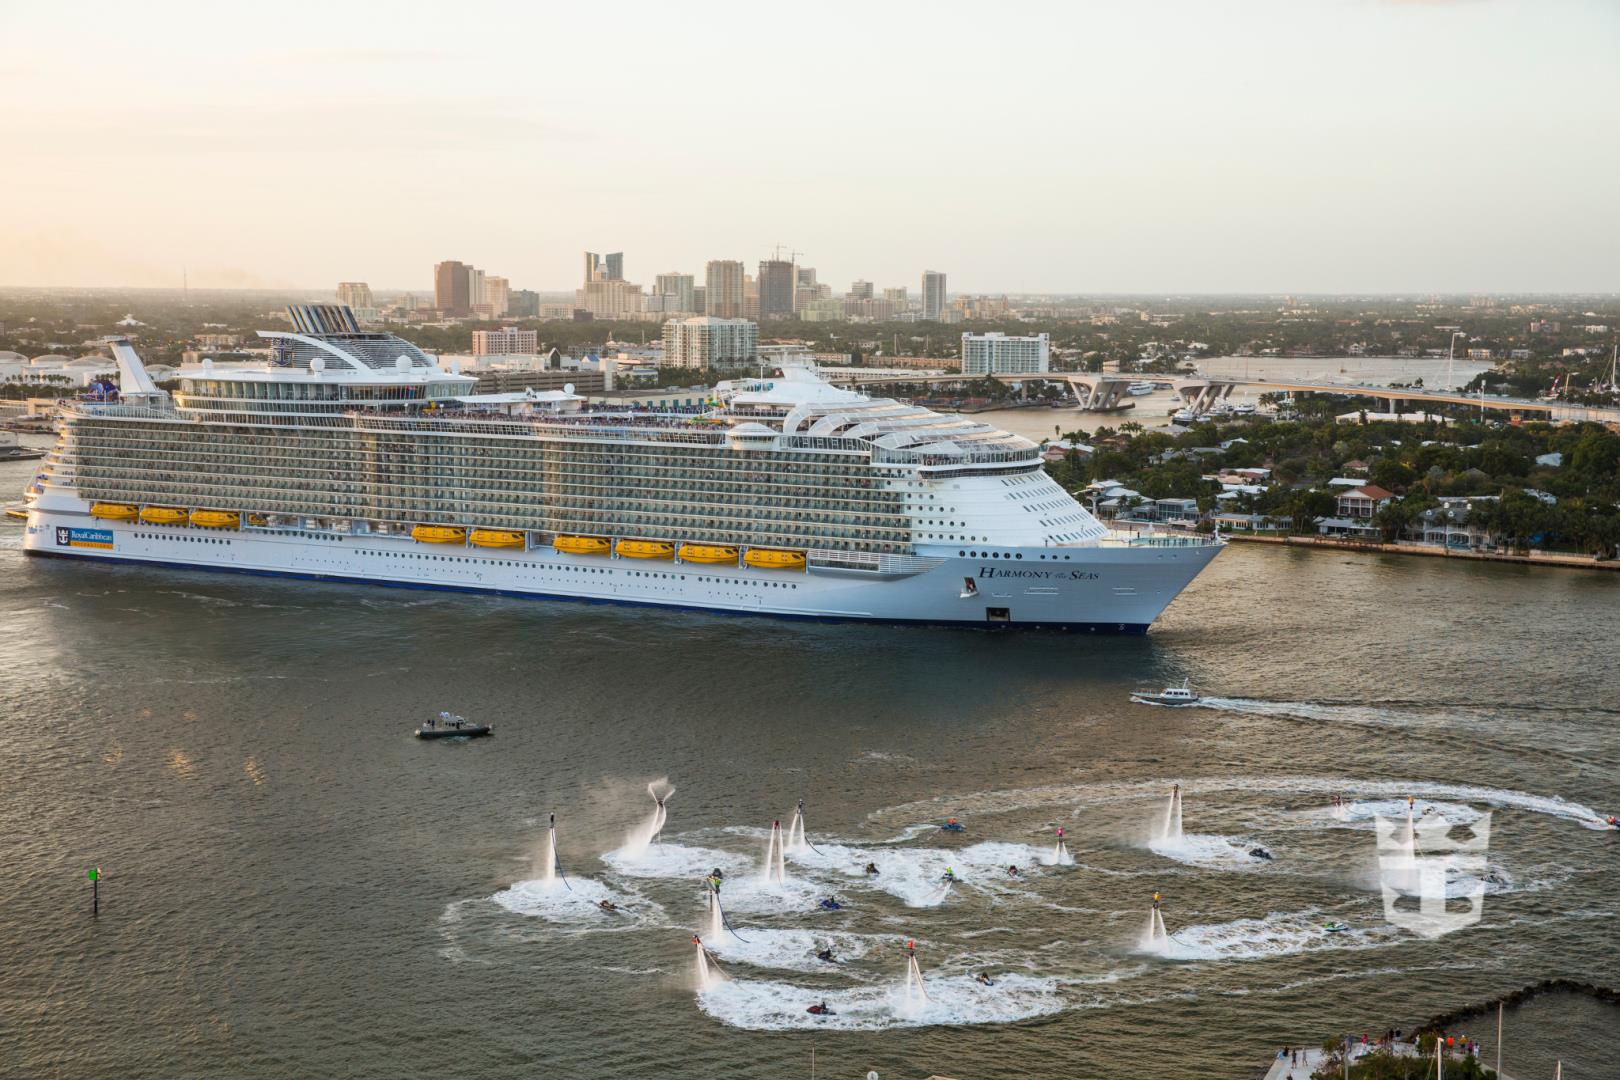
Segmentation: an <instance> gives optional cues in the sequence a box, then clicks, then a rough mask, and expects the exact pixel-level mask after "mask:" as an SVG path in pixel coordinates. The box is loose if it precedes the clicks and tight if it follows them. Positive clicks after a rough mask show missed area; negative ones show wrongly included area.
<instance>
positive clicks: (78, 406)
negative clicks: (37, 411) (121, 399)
mask: <svg viewBox="0 0 1620 1080" xmlns="http://www.w3.org/2000/svg"><path fill="white" fill-rule="evenodd" d="M59 404H60V405H61V408H62V411H63V412H64V413H68V414H70V415H75V416H109V417H124V418H129V419H133V420H178V419H180V417H179V416H178V415H177V414H176V413H175V411H174V410H173V409H157V408H153V407H152V406H150V405H122V404H119V403H117V402H101V401H63V402H59Z"/></svg>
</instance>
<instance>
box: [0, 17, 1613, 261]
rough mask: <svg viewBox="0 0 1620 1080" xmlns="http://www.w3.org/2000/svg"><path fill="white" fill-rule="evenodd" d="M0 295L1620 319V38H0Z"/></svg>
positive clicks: (1366, 21) (734, 22)
mask: <svg viewBox="0 0 1620 1080" xmlns="http://www.w3.org/2000/svg"><path fill="white" fill-rule="evenodd" d="M0 148H3V154H4V157H3V161H0V284H4V285H28V284H35V285H37V284H47V285H119V284H128V285H177V284H179V280H180V270H181V266H182V265H184V266H186V267H187V268H188V269H189V273H190V280H191V284H192V285H194V286H298V287H308V286H321V287H330V286H331V285H332V284H333V283H335V282H336V281H338V280H340V279H344V280H347V279H354V280H364V281H369V282H370V283H371V284H372V285H373V287H377V288H394V287H401V288H405V287H408V288H416V289H420V290H426V289H428V288H429V287H430V284H431V265H432V263H433V262H434V261H436V260H439V259H446V258H456V259H461V260H463V261H467V262H472V263H475V264H476V265H478V266H480V267H482V268H484V269H485V270H486V271H487V272H489V273H498V274H505V275H506V276H508V277H509V278H511V279H512V282H513V285H514V286H515V287H530V288H538V289H560V288H571V287H573V286H574V285H576V284H577V283H578V276H579V252H580V250H581V249H584V248H589V249H591V250H594V251H604V252H605V251H617V250H623V251H624V252H625V253H626V255H625V266H626V276H628V277H629V278H630V279H631V280H633V281H641V282H643V283H646V284H648V285H650V284H651V283H652V278H653V275H654V274H656V273H658V272H661V271H666V270H672V269H679V270H684V271H691V272H697V273H698V274H699V275H701V272H702V265H703V263H704V261H705V260H708V259H713V258H736V259H743V260H745V261H746V262H747V263H749V264H750V268H752V265H753V264H754V263H755V262H757V261H758V260H759V259H761V258H764V257H766V256H768V255H769V254H770V252H771V249H772V248H773V247H774V245H775V244H777V243H778V242H780V243H782V244H785V245H788V246H789V247H790V248H796V249H798V250H799V251H801V252H804V254H803V255H802V256H801V259H800V261H801V262H802V263H804V264H806V265H810V266H815V267H817V268H818V269H819V270H820V271H821V279H822V280H823V281H828V282H830V283H832V284H833V286H834V287H835V289H840V290H841V289H843V288H844V287H845V286H846V285H847V283H848V282H849V281H850V280H851V279H852V278H856V277H865V278H868V279H870V280H873V281H875V282H877V283H878V284H879V285H880V286H882V285H896V284H897V285H907V286H910V287H911V288H912V289H913V290H916V289H917V287H918V278H919V275H920V273H921V271H922V270H923V269H925V268H932V269H939V270H944V271H946V272H948V273H949V274H950V287H951V289H952V291H991V290H994V291H998V292H999V291H1019V290H1022V291H1048V292H1084V291H1107V292H1126V291H1208V292H1216V291H1300V292H1306V291H1360V290H1371V291H1407V290H1477V291H1487V290H1495V291H1511V290H1542V291H1556V290H1594V291H1617V290H1620V200H1617V197H1616V193H1617V192H1620V2H1616V0H1590V2H1583V0H1541V2H1526V3H1513V2H1509V0H1455V2H1444V0H1429V2H1423V0H1283V2H1275V3H1271V2H1261V0H1254V2H1250V0H1194V2H1186V3H1173V2H1162V3H1161V2H1154V0H1106V2H1105V0H1088V2H1081V0H1069V2H1063V3H1050V4H1045V3H1018V2H999V3H984V2H977V3H968V4H953V3H943V2H940V0H929V2H921V3H906V4H901V3H885V2H881V0H878V2H873V0H867V2H863V3H851V4H842V3H827V2H815V3H810V4H774V3H765V2H760V0H753V2H750V3H740V4H719V3H704V2H698V3H671V2H668V0H665V2H663V3H656V4H639V3H624V2H615V3H600V2H594V3H593V2H580V0H573V2H570V3H566V4H537V3H521V4H510V5H508V4H503V3H496V2H492V0H484V2H480V3H472V4H448V3H445V2H443V0H436V2H434V3H430V4H416V3H408V2H401V0H390V2H387V3H368V4H359V3H352V4H351V3H342V2H339V3H331V2H328V3H319V4H301V3H285V2H278V3H273V4H232V3H218V2H214V3H208V4H195V5H189V4H168V3H162V2H158V0H143V2H141V3H130V2H128V0H120V2H118V3H73V4H65V3H38V2H29V3H22V2H19V0H0Z"/></svg>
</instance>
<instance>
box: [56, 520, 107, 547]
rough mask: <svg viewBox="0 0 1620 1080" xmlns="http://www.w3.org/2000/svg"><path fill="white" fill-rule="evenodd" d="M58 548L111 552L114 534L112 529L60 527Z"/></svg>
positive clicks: (57, 534)
mask: <svg viewBox="0 0 1620 1080" xmlns="http://www.w3.org/2000/svg"><path fill="white" fill-rule="evenodd" d="M56 546H57V547H81V548H102V549H104V550H106V551H111V550H112V546H113V534H112V530H111V529H74V528H70V527H69V526H66V525H60V526H58V527H57V529H56Z"/></svg>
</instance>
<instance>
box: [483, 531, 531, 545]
mask: <svg viewBox="0 0 1620 1080" xmlns="http://www.w3.org/2000/svg"><path fill="white" fill-rule="evenodd" d="M471 540H472V542H473V546H474V547H486V548H520V547H522V546H523V534H522V533H520V532H507V531H506V530H505V529H474V530H473V531H472V536H471Z"/></svg>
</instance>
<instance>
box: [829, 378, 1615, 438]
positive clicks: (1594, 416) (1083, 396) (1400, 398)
mask: <svg viewBox="0 0 1620 1080" xmlns="http://www.w3.org/2000/svg"><path fill="white" fill-rule="evenodd" d="M822 374H823V376H824V377H826V378H828V379H830V380H831V381H833V382H835V383H838V384H839V385H842V386H863V387H878V386H897V385H907V386H915V385H918V384H922V385H930V386H946V385H950V384H954V383H968V382H975V381H977V380H978V379H981V378H983V377H984V376H980V375H963V374H960V373H955V374H948V375H924V374H919V375H909V374H907V375H896V374H888V373H883V374H851V373H840V372H839V371H838V369H837V368H823V369H822ZM990 378H993V379H995V380H996V381H997V382H1000V383H1005V384H1008V385H1014V386H1017V385H1027V384H1030V383H1063V384H1065V385H1067V386H1068V387H1069V390H1070V392H1071V393H1073V394H1074V398H1075V400H1076V402H1078V403H1079V405H1080V407H1081V408H1082V409H1088V410H1092V411H1098V412H1107V411H1111V410H1114V409H1118V408H1120V407H1121V406H1122V405H1123V404H1124V403H1125V401H1126V400H1127V399H1128V397H1129V395H1128V393H1127V388H1128V387H1129V386H1130V385H1131V384H1132V383H1133V382H1140V381H1150V382H1154V383H1156V384H1158V385H1160V386H1169V387H1170V388H1171V389H1173V390H1174V391H1175V392H1176V394H1177V396H1178V397H1179V398H1180V399H1181V401H1182V403H1183V404H1184V405H1185V406H1186V407H1187V408H1188V409H1191V410H1192V411H1193V412H1197V413H1202V412H1207V411H1209V410H1210V409H1212V408H1214V407H1215V406H1216V405H1217V404H1219V403H1220V402H1222V401H1224V400H1225V399H1226V398H1228V397H1230V396H1231V394H1232V391H1233V390H1235V389H1237V388H1238V387H1244V388H1247V389H1250V390H1255V391H1258V392H1260V393H1264V394H1289V395H1294V394H1334V395H1338V396H1341V397H1368V398H1376V399H1379V400H1382V401H1387V402H1389V403H1390V407H1391V411H1392V412H1393V411H1397V406H1398V405H1400V404H1401V403H1405V402H1412V403H1414V404H1416V403H1422V404H1435V405H1462V406H1466V407H1468V408H1471V409H1480V410H1487V409H1488V410H1491V411H1493V412H1507V413H1510V414H1514V415H1518V416H1534V417H1535V418H1536V419H1542V420H1571V421H1583V420H1584V421H1591V422H1594V423H1601V424H1620V408H1614V407H1603V406H1590V405H1571V404H1569V403H1567V402H1561V401H1540V400H1533V399H1529V398H1507V397H1495V396H1492V395H1489V394H1483V395H1482V394H1465V393H1463V392H1461V391H1459V390H1428V389H1418V388H1411V387H1399V386H1375V385H1371V384H1367V383H1314V382H1287V381H1278V380H1271V379H1237V378H1227V377H1224V376H1223V377H1205V376H1176V377H1167V376H1147V375H1121V374H1116V373H1113V372H1087V371H1050V372H1043V373H1040V374H1029V375H992V376H990Z"/></svg>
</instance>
